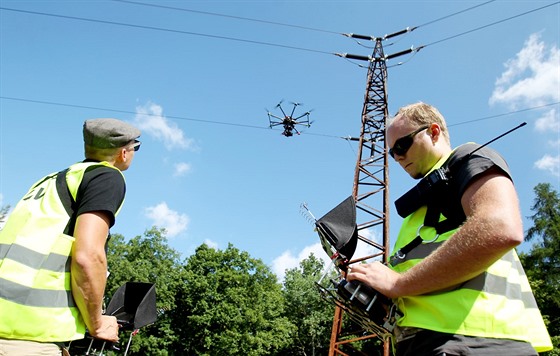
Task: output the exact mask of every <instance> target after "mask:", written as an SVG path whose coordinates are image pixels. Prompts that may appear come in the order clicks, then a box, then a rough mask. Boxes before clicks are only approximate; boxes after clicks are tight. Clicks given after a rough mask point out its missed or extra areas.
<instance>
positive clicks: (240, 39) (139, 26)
mask: <svg viewBox="0 0 560 356" xmlns="http://www.w3.org/2000/svg"><path fill="white" fill-rule="evenodd" d="M0 10H5V11H13V12H20V13H26V14H31V15H40V16H49V17H56V18H63V19H68V20H77V21H86V22H95V23H103V24H108V25H115V26H125V27H132V28H141V29H145V30H154V31H163V32H171V33H180V34H183V35H192V36H201V37H209V38H215V39H222V40H228V41H237V42H245V43H252V44H258V45H264V46H272V47H281V48H286V49H293V50H299V51H307V52H315V53H322V54H330V55H332V54H333V53H331V52H326V51H321V50H316V49H310V48H303V47H295V46H288V45H282V44H277V43H271V42H263V41H255V40H247V39H242V38H235V37H226V36H219V35H210V34H206V33H199V32H191V31H183V30H175V29H170V28H162V27H155V26H146V25H136V24H130V23H124V22H116V21H107V20H97V19H90V18H86V17H77V16H68V15H58V14H52V13H46V12H39V11H29V10H20V9H13V8H7V7H0Z"/></svg>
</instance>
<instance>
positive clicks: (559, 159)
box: [535, 155, 560, 177]
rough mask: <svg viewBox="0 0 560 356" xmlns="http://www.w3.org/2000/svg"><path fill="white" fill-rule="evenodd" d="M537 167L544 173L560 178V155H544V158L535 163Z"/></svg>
mask: <svg viewBox="0 0 560 356" xmlns="http://www.w3.org/2000/svg"><path fill="white" fill-rule="evenodd" d="M535 167H536V168H538V169H541V170H544V171H549V172H550V174H552V175H553V176H555V177H560V168H559V167H560V155H559V156H556V157H554V156H550V155H544V156H543V158H541V159H539V160H538V161H536V162H535Z"/></svg>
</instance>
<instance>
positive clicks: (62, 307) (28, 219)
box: [0, 119, 140, 356]
mask: <svg viewBox="0 0 560 356" xmlns="http://www.w3.org/2000/svg"><path fill="white" fill-rule="evenodd" d="M83 136H84V148H85V158H86V159H85V160H84V161H83V162H79V163H76V164H74V165H72V166H70V167H69V168H68V169H65V170H63V171H60V172H55V173H52V174H49V175H47V176H45V177H43V178H42V179H41V180H39V181H38V182H37V183H36V184H34V185H33V186H32V187H31V188H30V190H29V191H28V192H27V194H26V195H25V196H24V197H23V198H22V199H21V200H20V201H19V202H18V204H17V205H16V207H15V208H14V210H13V211H12V212H11V214H10V216H9V217H8V220H7V221H6V224H5V226H4V228H3V229H2V230H1V231H0V356H4V355H8V356H20V355H26V356H30V355H61V354H62V351H63V348H64V343H65V342H68V341H72V340H77V339H82V338H83V337H84V333H85V330H86V327H87V331H88V332H89V334H90V335H91V336H93V337H94V338H97V339H102V340H107V341H111V342H116V341H117V340H118V330H119V326H118V324H117V320H116V318H115V317H114V316H107V315H103V314H102V308H103V305H102V304H103V294H104V291H105V284H106V281H107V257H106V253H105V246H106V242H107V238H108V235H109V228H110V227H112V226H113V224H114V223H115V216H116V215H117V213H118V211H119V210H120V208H121V205H122V203H123V201H124V197H125V190H126V185H125V180H124V176H123V174H122V173H121V172H122V171H125V170H126V169H128V167H129V166H130V164H131V163H132V160H133V159H134V155H135V152H136V151H138V149H139V148H140V141H138V140H137V138H138V137H139V136H140V130H138V129H137V128H135V127H134V126H131V125H130V124H127V123H125V122H123V121H120V120H116V119H93V120H86V121H85V123H84V126H83Z"/></svg>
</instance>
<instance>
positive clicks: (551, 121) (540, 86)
mask: <svg viewBox="0 0 560 356" xmlns="http://www.w3.org/2000/svg"><path fill="white" fill-rule="evenodd" d="M495 84H496V85H495V88H494V92H493V93H492V96H491V97H490V100H489V102H490V104H491V105H492V104H496V103H503V104H505V105H507V106H508V107H510V108H512V109H517V108H519V107H534V106H539V105H546V104H551V103H554V102H558V101H560V50H559V49H558V47H557V46H556V45H552V46H547V45H546V44H545V43H544V42H543V41H541V38H540V34H538V33H534V34H532V35H531V36H529V39H528V40H527V41H526V42H525V44H524V46H523V48H522V49H521V51H519V52H518V53H517V55H516V56H515V57H514V58H512V59H509V60H508V61H506V63H505V71H504V72H503V73H502V75H501V76H500V77H499V78H498V79H497V80H496V83H495ZM535 130H536V131H537V132H539V133H542V134H553V135H555V137H554V139H553V140H549V143H550V147H552V148H558V144H559V143H560V139H559V132H560V118H559V115H558V112H557V110H556V109H547V111H545V112H544V113H543V114H542V115H541V117H540V118H539V119H537V120H536V121H535ZM559 157H560V155H557V156H554V155H550V154H546V155H545V156H543V157H542V158H541V159H539V160H538V161H537V162H535V164H534V166H535V167H536V168H537V169H540V170H544V171H548V172H550V173H551V174H552V175H554V176H558V175H559V171H560V159H559Z"/></svg>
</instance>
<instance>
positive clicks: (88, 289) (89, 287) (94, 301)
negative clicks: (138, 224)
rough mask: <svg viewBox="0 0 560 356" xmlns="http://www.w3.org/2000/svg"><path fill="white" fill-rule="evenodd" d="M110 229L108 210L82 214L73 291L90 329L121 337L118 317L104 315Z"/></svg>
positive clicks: (103, 336)
mask: <svg viewBox="0 0 560 356" xmlns="http://www.w3.org/2000/svg"><path fill="white" fill-rule="evenodd" d="M108 233H109V218H108V217H107V216H106V214H105V213H102V212H90V213H85V214H81V215H79V216H78V218H77V221H76V227H75V229H74V237H75V239H76V240H75V242H74V246H73V250H72V263H71V276H72V295H73V296H74V300H75V301H76V304H77V306H78V309H79V310H80V313H81V314H82V317H83V318H84V321H85V323H86V326H87V327H88V331H89V333H90V334H91V335H92V336H93V337H96V338H99V339H104V340H109V341H117V339H118V324H117V321H116V318H115V317H111V316H104V315H102V309H103V294H104V292H105V284H106V282H107V257H106V255H105V241H106V239H107V235H108Z"/></svg>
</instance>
